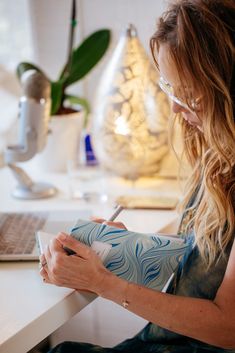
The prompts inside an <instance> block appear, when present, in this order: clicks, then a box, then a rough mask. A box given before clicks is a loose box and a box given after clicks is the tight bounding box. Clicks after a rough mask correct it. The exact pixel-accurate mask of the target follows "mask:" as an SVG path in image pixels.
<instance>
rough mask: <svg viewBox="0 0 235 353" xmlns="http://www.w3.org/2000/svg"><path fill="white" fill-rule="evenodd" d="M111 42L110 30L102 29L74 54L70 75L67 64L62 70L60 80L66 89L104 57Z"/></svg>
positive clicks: (92, 35) (93, 34) (74, 51)
mask: <svg viewBox="0 0 235 353" xmlns="http://www.w3.org/2000/svg"><path fill="white" fill-rule="evenodd" d="M109 42H110V30H108V29H102V30H99V31H96V32H94V33H92V34H91V35H90V36H89V37H88V38H86V39H85V40H84V41H83V43H82V44H81V45H80V46H79V47H78V48H77V49H75V50H73V52H72V60H71V66H70V68H69V74H68V69H67V64H66V65H65V67H64V69H63V70H62V74H61V77H60V80H61V79H63V80H64V82H65V87H67V86H69V85H71V84H73V83H75V82H77V81H79V80H80V79H82V78H83V77H84V76H85V75H86V74H87V73H88V72H89V71H90V70H91V69H92V68H93V67H94V66H95V65H96V64H97V63H98V62H99V61H100V59H101V58H102V57H103V55H104V53H105V52H106V50H107V48H108V46H109Z"/></svg>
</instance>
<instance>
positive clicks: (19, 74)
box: [16, 62, 47, 80]
mask: <svg viewBox="0 0 235 353" xmlns="http://www.w3.org/2000/svg"><path fill="white" fill-rule="evenodd" d="M29 70H36V71H37V72H41V73H42V74H43V75H44V76H45V77H47V76H46V75H45V74H44V72H43V71H42V70H41V69H40V68H39V67H38V66H36V65H33V64H31V63H28V62H22V63H20V64H19V65H18V66H17V68H16V74H17V77H18V79H19V80H21V77H22V75H23V74H24V73H25V72H26V71H29Z"/></svg>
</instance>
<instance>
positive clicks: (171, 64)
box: [41, 0, 235, 353]
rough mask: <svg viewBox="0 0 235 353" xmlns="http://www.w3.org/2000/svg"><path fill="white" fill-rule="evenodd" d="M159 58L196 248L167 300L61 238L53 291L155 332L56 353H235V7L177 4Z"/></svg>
mask: <svg viewBox="0 0 235 353" xmlns="http://www.w3.org/2000/svg"><path fill="white" fill-rule="evenodd" d="M151 49H152V53H153V56H154V59H155V62H156V64H157V67H158V70H159V73H160V82H159V84H160V86H161V88H162V89H163V90H164V91H165V92H166V93H167V94H168V96H169V97H170V98H171V99H172V110H173V112H174V113H175V115H176V116H177V117H178V118H179V119H180V123H181V125H182V131H183V140H184V147H185V154H186V157H187V158H188V161H189V162H190V163H191V166H192V174H191V176H190V177H189V180H188V185H187V188H186V190H187V192H186V194H185V197H184V201H183V204H182V215H183V217H182V222H181V227H180V229H179V233H180V234H183V236H185V237H187V236H188V235H189V234H192V233H193V235H194V240H195V241H194V243H195V246H194V247H193V249H192V250H191V252H190V253H188V254H187V256H185V257H184V260H183V261H182V263H181V264H180V266H179V268H178V271H177V273H176V274H175V276H174V279H173V280H172V282H171V284H170V286H169V288H168V290H167V293H161V292H157V291H153V290H151V289H148V288H145V287H141V286H138V285H135V284H133V283H127V282H126V281H125V280H123V279H121V278H118V277H116V276H115V275H113V274H112V273H110V272H109V271H108V270H107V269H106V268H104V266H103V265H102V263H101V261H100V259H99V258H98V257H97V256H96V254H95V253H94V252H93V251H92V250H91V249H90V248H88V247H87V246H85V245H84V244H81V243H79V242H77V241H76V240H74V239H72V238H71V237H69V236H67V235H65V234H59V235H58V236H57V238H56V240H54V241H53V243H52V244H51V245H50V247H49V249H48V250H47V251H46V253H45V254H44V255H43V256H42V258H41V262H43V263H46V265H45V266H43V268H42V270H41V275H42V277H43V278H44V279H45V281H46V282H47V283H52V284H56V285H59V286H67V287H70V288H76V289H80V290H90V291H93V292H95V293H97V294H98V295H100V296H102V297H104V298H107V299H109V300H112V301H114V302H115V303H118V304H122V305H124V306H126V307H127V309H128V310H130V311H132V312H133V313H135V314H137V315H140V316H142V317H143V318H145V319H147V320H148V321H149V322H150V323H149V324H148V325H147V326H146V327H145V328H144V329H143V330H142V331H141V332H140V333H139V334H138V335H137V336H135V337H134V338H133V339H130V340H127V341H125V342H123V343H122V344H120V345H118V346H116V347H114V348H106V349H105V348H101V347H96V346H93V345H89V344H79V343H72V342H67V343H66V342H65V343H63V344H62V345H59V346H57V347H56V348H55V349H52V351H51V352H53V353H54V352H57V353H58V352H70V353H73V352H83V353H85V352H97V351H100V352H104V353H105V352H142V353H144V352H165V353H166V352H180V353H182V352H190V353H192V352H208V351H210V352H224V351H226V352H227V351H228V352H235V244H233V240H234V233H235V232H234V228H235V227H234V223H235V217H234V192H235V190H234V188H235V183H234V177H235V167H234V166H235V153H234V152H235V126H234V103H235V2H234V0H180V1H175V2H174V3H173V4H172V5H171V6H170V7H169V9H168V10H167V11H166V13H165V14H163V16H162V17H161V18H160V20H159V23H158V28H157V31H156V33H155V34H154V36H153V37H152V38H151ZM112 225H113V223H112ZM114 225H117V224H116V223H114ZM117 226H120V224H119V225H117ZM63 246H66V247H68V248H71V249H73V250H74V251H75V252H76V253H77V255H74V256H67V255H66V254H65V252H64V250H63ZM78 273H79V276H78V275H77V274H78Z"/></svg>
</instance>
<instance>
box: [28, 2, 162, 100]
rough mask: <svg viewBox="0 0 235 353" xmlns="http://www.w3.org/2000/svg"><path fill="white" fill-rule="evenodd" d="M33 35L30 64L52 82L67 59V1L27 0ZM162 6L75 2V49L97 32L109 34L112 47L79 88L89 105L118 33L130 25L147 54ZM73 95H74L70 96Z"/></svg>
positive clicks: (140, 3) (152, 4) (155, 3)
mask: <svg viewBox="0 0 235 353" xmlns="http://www.w3.org/2000/svg"><path fill="white" fill-rule="evenodd" d="M28 3H29V7H30V13H31V26H32V33H33V49H34V61H35V62H36V63H38V64H39V65H40V66H41V67H42V68H44V70H45V71H46V72H47V73H48V74H49V75H50V76H51V77H52V78H56V76H57V75H58V73H59V72H60V69H61V67H62V66H63V64H64V62H65V59H66V55H67V41H68V40H67V39H68V31H69V16H70V8H71V0H70V1H67V0H40V1H39V0H28ZM165 6H166V1H165V0H77V17H78V21H79V24H78V27H77V33H76V42H75V43H76V45H77V44H78V43H79V42H80V39H81V38H84V37H86V36H87V35H89V34H90V33H92V32H93V31H95V30H97V29H99V28H103V27H106V28H110V29H111V30H112V44H111V46H110V49H109V51H108V53H107V55H106V56H105V58H104V60H103V61H102V62H101V63H99V65H97V67H96V68H94V70H93V71H92V72H91V74H89V75H88V77H87V78H86V79H85V80H84V81H83V82H82V86H81V84H80V85H79V88H78V90H79V91H80V92H81V91H83V92H84V94H85V96H86V97H88V98H89V99H90V100H91V101H92V99H93V97H94V93H95V87H96V85H97V82H98V81H99V77H100V74H101V72H102V70H103V68H104V66H105V64H106V62H107V61H108V60H109V57H110V55H111V54H112V49H113V47H115V45H116V44H117V41H118V38H119V36H120V34H121V32H122V31H123V30H124V29H125V28H126V27H127V25H128V24H129V23H133V24H134V25H135V26H136V27H137V29H138V33H139V37H140V40H141V42H142V44H143V45H144V47H145V48H146V50H147V51H148V52H149V47H148V45H149V38H150V36H151V35H152V34H153V33H154V30H155V23H156V19H157V18H158V17H159V15H160V14H161V13H162V12H163V10H164V8H165ZM74 93H75V92H74Z"/></svg>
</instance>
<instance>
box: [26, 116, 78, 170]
mask: <svg viewBox="0 0 235 353" xmlns="http://www.w3.org/2000/svg"><path fill="white" fill-rule="evenodd" d="M83 122H84V113H83V112H75V113H70V114H66V115H59V116H52V117H51V119H50V122H49V133H48V139H47V143H46V146H45V148H44V149H43V151H42V152H41V153H38V154H37V155H36V156H35V157H34V158H33V160H32V161H31V165H32V166H33V167H34V168H39V169H40V170H41V171H44V172H66V169H67V162H68V160H69V161H71V160H72V161H77V160H78V158H79V147H80V138H81V132H82V128H83Z"/></svg>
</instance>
